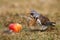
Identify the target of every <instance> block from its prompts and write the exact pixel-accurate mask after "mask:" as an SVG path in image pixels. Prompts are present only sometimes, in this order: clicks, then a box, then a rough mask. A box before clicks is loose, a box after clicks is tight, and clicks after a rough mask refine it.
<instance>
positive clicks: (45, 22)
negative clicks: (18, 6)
mask: <svg viewBox="0 0 60 40" xmlns="http://www.w3.org/2000/svg"><path fill="white" fill-rule="evenodd" d="M30 15H31V17H33V18H34V19H35V20H36V22H37V23H38V24H40V25H41V26H42V28H41V30H46V29H47V28H48V26H52V27H53V26H55V24H56V23H55V22H51V21H50V20H49V18H48V17H46V16H44V15H42V14H41V13H38V12H36V11H35V10H31V12H30Z"/></svg>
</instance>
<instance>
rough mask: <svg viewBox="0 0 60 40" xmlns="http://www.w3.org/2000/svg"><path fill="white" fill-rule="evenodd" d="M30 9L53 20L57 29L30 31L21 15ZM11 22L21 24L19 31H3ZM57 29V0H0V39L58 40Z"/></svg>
mask: <svg viewBox="0 0 60 40" xmlns="http://www.w3.org/2000/svg"><path fill="white" fill-rule="evenodd" d="M30 9H35V10H36V11H37V12H39V13H40V12H41V14H43V15H46V16H47V17H48V18H49V19H50V20H51V21H55V22H56V28H57V29H54V30H50V31H49V30H47V31H44V32H41V31H30V30H29V28H28V27H29V25H28V23H29V22H28V21H27V19H26V18H25V17H21V16H24V15H26V16H29V14H28V13H29V12H30ZM12 22H16V23H20V24H22V25H23V29H22V30H21V32H19V33H11V34H8V33H4V31H5V30H8V25H9V24H10V23H12ZM36 26H37V25H36ZM34 27H35V26H34ZM37 27H38V26H37ZM59 30H60V1H59V0H50V1H49V0H45V1H44V0H43V1H42V0H0V40H60V31H59Z"/></svg>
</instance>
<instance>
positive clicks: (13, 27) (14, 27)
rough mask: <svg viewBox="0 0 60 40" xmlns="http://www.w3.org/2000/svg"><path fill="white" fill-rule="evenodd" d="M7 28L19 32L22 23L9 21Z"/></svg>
mask: <svg viewBox="0 0 60 40" xmlns="http://www.w3.org/2000/svg"><path fill="white" fill-rule="evenodd" d="M9 30H12V31H13V32H19V31H21V30H22V25H21V24H18V23H11V24H9Z"/></svg>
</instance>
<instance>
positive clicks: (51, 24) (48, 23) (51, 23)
mask: <svg viewBox="0 0 60 40" xmlns="http://www.w3.org/2000/svg"><path fill="white" fill-rule="evenodd" d="M47 25H48V26H55V25H56V23H55V22H47Z"/></svg>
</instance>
